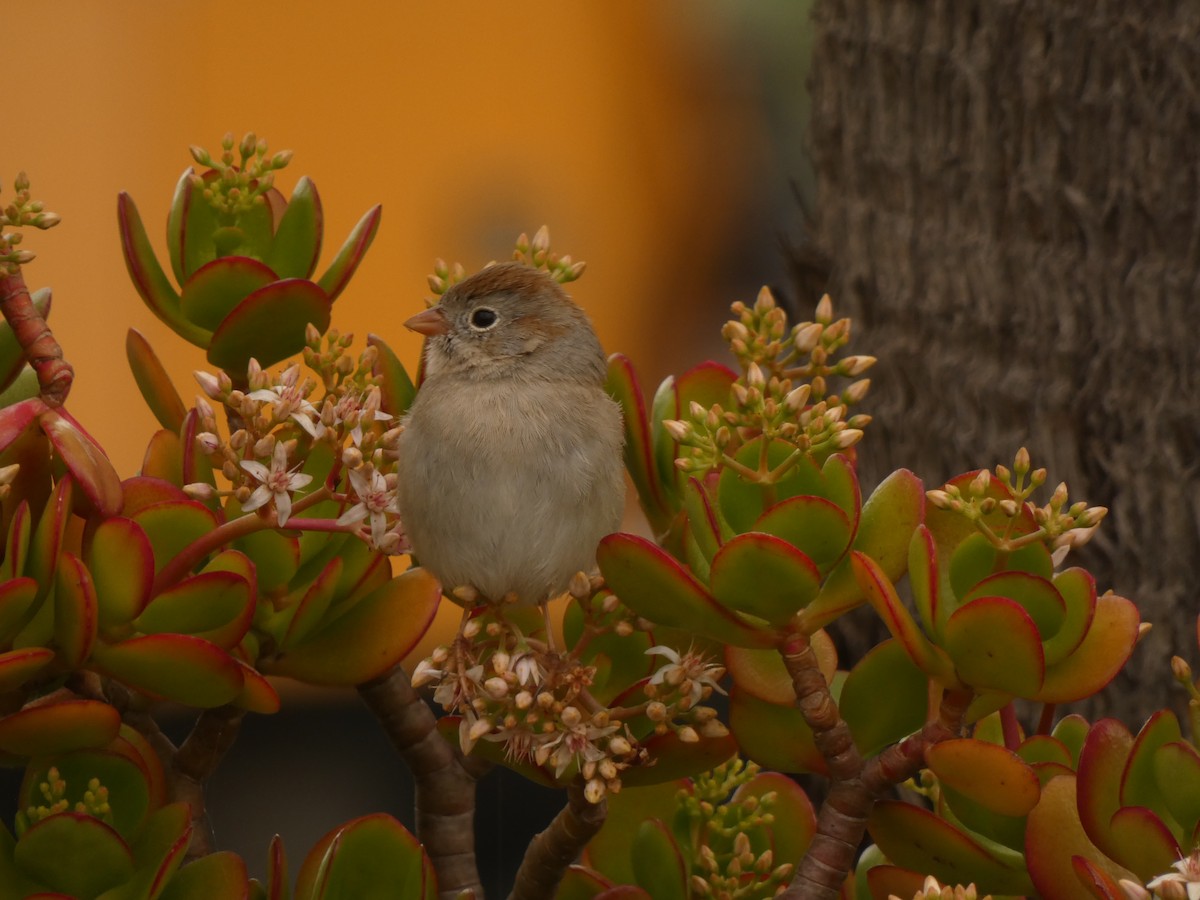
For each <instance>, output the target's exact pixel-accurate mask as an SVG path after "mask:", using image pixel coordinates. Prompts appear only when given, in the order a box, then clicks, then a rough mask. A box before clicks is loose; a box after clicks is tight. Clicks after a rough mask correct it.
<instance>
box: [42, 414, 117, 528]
mask: <svg viewBox="0 0 1200 900" xmlns="http://www.w3.org/2000/svg"><path fill="white" fill-rule="evenodd" d="M38 421H39V423H40V424H41V426H42V431H44V432H45V434H46V437H48V438H49V439H50V443H51V444H53V445H54V451H55V453H56V454H57V455H58V457H59V458H60V459H61V460H62V461H63V463H64V464H65V465H66V467H67V471H69V472H70V473H71V475H72V476H73V477H74V478H75V483H76V485H77V486H78V487H79V489H80V490H82V491H83V493H84V496H86V497H87V498H88V500H89V501H90V502H91V505H92V508H93V509H95V510H96V512H98V513H99V514H100V515H102V516H113V515H116V514H117V513H119V512H120V511H121V503H122V496H121V479H120V477H118V475H117V471H116V469H114V468H113V465H112V463H111V462H109V459H108V456H106V455H105V453H104V450H103V449H101V447H100V445H99V444H97V443H96V441H95V440H94V439H93V438H92V436H91V435H89V434H88V433H87V432H86V431H84V430H83V426H81V425H80V424H79V423H78V422H77V421H75V419H74V418H72V416H71V414H70V413H68V412H67V411H66V410H65V409H62V408H59V409H48V410H46V411H45V412H44V413H42V414H41V415H40V416H39V417H38Z"/></svg>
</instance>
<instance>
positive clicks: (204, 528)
mask: <svg viewBox="0 0 1200 900" xmlns="http://www.w3.org/2000/svg"><path fill="white" fill-rule="evenodd" d="M127 514H128V513H127ZM131 518H132V519H133V521H135V522H136V523H137V524H138V525H139V526H141V528H142V530H143V531H144V532H145V533H146V537H147V538H149V539H150V547H151V549H152V550H153V551H154V569H155V573H156V574H157V573H158V571H160V570H161V569H162V567H163V566H165V565H166V564H167V563H168V562H170V561H171V560H173V559H174V558H175V557H177V556H178V555H179V554H180V553H181V552H182V551H183V550H184V548H186V547H187V546H188V545H190V544H191V543H192V542H193V541H196V540H199V539H200V538H201V537H203V536H204V535H206V534H208V533H209V532H210V531H212V530H213V529H214V528H216V527H217V517H216V516H215V515H214V514H213V512H212V510H210V509H209V508H208V507H207V506H205V505H204V504H203V503H197V502H196V501H195V500H174V501H167V502H165V503H155V504H154V505H152V506H147V507H145V508H143V509H139V510H137V511H136V512H134V513H133V514H132V516H131Z"/></svg>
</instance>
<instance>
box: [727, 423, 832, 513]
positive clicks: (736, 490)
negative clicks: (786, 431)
mask: <svg viewBox="0 0 1200 900" xmlns="http://www.w3.org/2000/svg"><path fill="white" fill-rule="evenodd" d="M762 441H763V439H762V438H755V439H754V440H752V441H748V442H747V443H745V444H744V445H743V446H742V447H740V448H739V449H738V451H737V453H736V454H735V458H736V459H737V461H738V462H739V463H741V464H742V465H743V466H746V467H747V468H750V469H752V470H757V469H758V468H759V466H760V464H761V462H762V459H761V457H762ZM766 464H767V466H768V467H769V468H770V469H776V468H778V467H780V466H782V465H789V466H790V468H789V469H787V471H786V473H785V474H784V475H783V476H782V477H780V479H779V480H778V481H776V482H775V483H773V484H770V485H762V484H756V483H752V482H749V481H747V480H745V479H744V478H742V477H741V476H740V475H739V474H738V473H737V472H735V471H734V470H733V469H731V468H725V469H723V470H722V471H721V475H720V478H719V480H718V482H717V498H718V505H719V507H720V510H721V514H722V515H723V516H724V517H725V519H726V521H728V522H729V524H730V526H732V527H733V529H734V531H737V532H745V531H750V530H752V529H753V528H754V527H755V522H757V521H758V519H759V517H760V516H761V515H762V514H763V512H765V511H766V510H767V509H768V508H770V507H771V506H773V505H774V504H776V503H778V502H779V501H781V500H786V499H788V498H789V497H800V496H806V495H809V496H814V497H825V495H826V493H828V486H827V485H826V482H825V478H824V476H823V475H822V474H821V470H820V469H819V468H818V467H817V464H816V463H815V462H814V461H813V460H812V458H811V457H809V456H807V455H805V454H804V453H803V452H802V451H799V450H797V449H796V448H795V447H794V446H792V445H791V444H789V443H787V442H786V441H782V440H772V441H771V442H770V443H769V445H768V447H767V452H766ZM825 499H829V498H828V497H825ZM835 505H836V504H835Z"/></svg>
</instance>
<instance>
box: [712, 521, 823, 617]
mask: <svg viewBox="0 0 1200 900" xmlns="http://www.w3.org/2000/svg"><path fill="white" fill-rule="evenodd" d="M796 499H815V498H796ZM822 502H825V501H822ZM781 505H782V504H781ZM839 512H840V510H839ZM709 587H710V588H711V590H712V594H713V596H714V597H715V598H716V599H717V601H718V602H720V603H722V604H723V605H725V606H726V607H728V608H729V609H732V610H735V611H737V612H744V613H748V614H750V615H752V616H756V617H758V618H760V619H766V620H767V621H768V622H769V623H771V624H772V625H775V626H782V625H786V624H787V623H788V622H789V621H790V620H791V618H792V616H794V615H795V614H796V613H797V612H798V611H799V610H800V609H802V608H804V607H805V606H807V605H808V604H809V603H810V602H811V601H812V599H813V598H814V597H815V596H817V591H818V590H820V588H821V572H820V570H819V569H818V568H817V566H816V565H815V563H814V562H813V560H812V559H810V558H809V557H808V556H806V555H805V554H804V553H803V552H802V551H801V550H798V549H797V548H796V546H794V545H793V544H791V543H788V542H787V541H785V540H782V539H780V538H777V537H775V536H773V535H771V534H762V533H759V532H750V533H748V534H739V535H737V536H736V537H734V538H733V539H732V540H731V541H729V542H728V543H727V544H725V545H724V546H723V547H721V549H720V550H719V551H717V554H716V556H714V557H713V560H712V567H711V569H710V572H709Z"/></svg>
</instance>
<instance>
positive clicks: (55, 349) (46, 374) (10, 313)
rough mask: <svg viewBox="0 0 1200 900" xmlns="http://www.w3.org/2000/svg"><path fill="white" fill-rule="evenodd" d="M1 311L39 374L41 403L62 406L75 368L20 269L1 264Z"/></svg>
mask: <svg viewBox="0 0 1200 900" xmlns="http://www.w3.org/2000/svg"><path fill="white" fill-rule="evenodd" d="M0 313H3V315H4V318H5V319H6V320H7V321H8V324H9V327H11V328H12V330H13V334H14V335H16V338H17V343H18V344H20V346H21V350H22V352H23V353H24V354H25V359H27V360H28V361H29V365H30V366H32V367H33V371H34V372H35V373H36V374H37V380H38V386H39V387H40V388H41V398H42V402H43V403H45V404H46V405H47V406H55V407H57V406H62V405H63V404H64V403H66V401H67V394H69V393H70V392H71V383H72V382H73V381H74V380H75V370H74V369H73V368H72V367H71V364H70V363H69V362H67V361H66V360H65V359H63V351H62V347H61V346H60V345H59V343H58V341H57V340H56V339H55V337H54V335H53V334H52V333H51V332H50V328H49V326H47V325H46V320H45V319H43V318H42V317H41V315H39V314H38V311H37V310H36V309H35V308H34V306H33V299H32V298H31V297H30V296H29V288H28V287H26V286H25V278H24V276H23V275H22V274H21V270H20V269H19V268H18V269H17V270H16V271H15V272H11V271H6V270H5V269H4V268H3V267H0Z"/></svg>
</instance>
